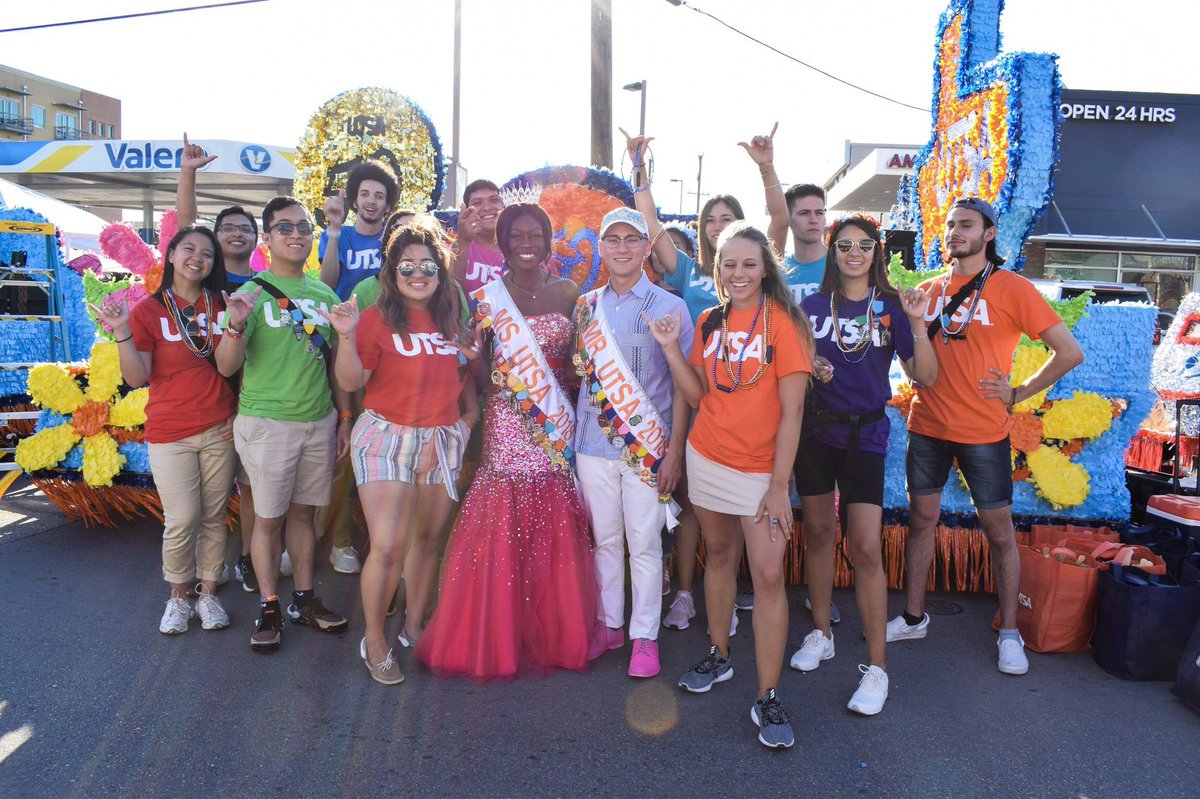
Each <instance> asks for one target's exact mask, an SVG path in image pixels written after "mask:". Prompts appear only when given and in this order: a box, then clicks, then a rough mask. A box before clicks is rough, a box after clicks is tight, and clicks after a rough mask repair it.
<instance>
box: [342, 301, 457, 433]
mask: <svg viewBox="0 0 1200 799" xmlns="http://www.w3.org/2000/svg"><path fill="white" fill-rule="evenodd" d="M357 347H358V357H359V358H360V359H361V360H362V365H363V368H364V369H369V370H371V379H370V380H368V381H367V387H366V395H365V396H364V398H363V407H364V408H366V409H368V410H372V411H375V413H377V414H379V415H380V416H382V417H383V418H385V419H387V420H388V421H389V422H392V423H393V424H402V425H405V426H408V427H441V426H444V425H451V424H454V423H455V422H457V421H458V419H459V416H460V415H461V414H460V413H459V410H458V399H459V397H460V396H461V395H462V390H463V385H464V383H465V382H466V371H465V370H460V369H459V359H458V348H457V347H456V346H454V345H453V344H452V343H450V342H447V341H446V340H445V339H444V338H442V334H441V333H439V332H438V329H437V325H435V324H434V322H433V316H432V315H431V314H430V313H429V312H428V311H422V310H418V309H415V308H410V309H409V311H408V331H407V332H405V333H397V332H396V331H394V330H392V328H391V327H390V326H388V324H387V323H386V322H385V321H384V320H383V315H382V314H381V313H380V312H379V307H378V306H371V307H370V308H368V309H367V310H365V311H363V314H362V319H361V320H360V321H359V323H358V336H357Z"/></svg>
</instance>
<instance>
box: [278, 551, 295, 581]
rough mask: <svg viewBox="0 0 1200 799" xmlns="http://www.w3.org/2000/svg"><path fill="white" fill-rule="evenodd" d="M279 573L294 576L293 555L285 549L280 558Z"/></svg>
mask: <svg viewBox="0 0 1200 799" xmlns="http://www.w3.org/2000/svg"><path fill="white" fill-rule="evenodd" d="M279 574H280V575H282V576H283V577H291V576H292V556H291V555H289V554H288V551H287V550H286V549H285V550H283V555H282V556H281V557H280V558H279Z"/></svg>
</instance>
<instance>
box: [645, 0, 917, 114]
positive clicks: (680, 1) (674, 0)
mask: <svg viewBox="0 0 1200 799" xmlns="http://www.w3.org/2000/svg"><path fill="white" fill-rule="evenodd" d="M667 2H668V3H670V4H671V5H673V6H683V7H684V8H689V9H691V10H692V11H695V12H696V13H697V14H703V15H704V16H706V17H708V18H709V19H712V20H714V21H715V22H717V23H719V24H721V25H723V26H725V27H726V28H729V30H731V31H733V32H734V33H736V34H737V35H738V36H743V37H745V38H747V39H749V40H750V41H752V42H754V43H755V44H761V45H762V46H763V47H765V48H767V49H768V50H771V51H772V52H775V53H778V54H779V55H781V56H783V57H784V58H786V59H788V60H789V61H795V62H796V63H797V64H799V65H800V66H802V67H807V68H808V69H811V70H812V71H813V72H817V73H820V74H821V75H824V76H825V77H827V78H829V79H830V80H835V81H837V82H838V83H841V84H843V85H845V86H849V87H850V88H851V89H857V90H858V91H860V92H864V93H866V94H869V95H871V96H872V97H878V98H879V99H880V100H886V101H887V102H889V103H895V104H896V105H898V106H901V107H903V108H911V109H912V110H914V111H920V112H921V113H924V114H928V113H929V109H928V108H921V107H920V106H915V105H909V104H908V103H905V102H902V101H900V100H895V99H892V98H891V97H888V96H887V95H883V94H880V93H879V92H873V91H871V90H870V89H868V88H866V87H865V86H859V85H858V84H857V83H851V82H850V81H848V80H843V79H842V78H839V77H838V76H837V75H831V74H830V73H828V72H826V71H825V70H823V69H821V68H820V67H815V66H813V65H812V64H809V63H807V62H805V61H801V60H800V59H799V58H796V57H795V56H794V55H789V54H788V53H785V52H783V51H782V50H780V49H779V48H778V47H774V46H772V45H770V44H767V43H766V42H764V41H763V40H762V39H756V38H754V37H753V36H751V35H750V34H748V33H746V32H745V31H742V30H738V29H737V28H735V27H733V26H732V25H730V24H729V23H728V22H726V21H725V20H723V19H721V18H720V17H717V16H714V15H713V14H710V13H708V12H707V11H705V10H704V9H702V8H696V7H695V6H694V5H691V4H689V3H687V2H685V1H684V0H667Z"/></svg>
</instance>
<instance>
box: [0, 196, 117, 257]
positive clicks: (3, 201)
mask: <svg viewBox="0 0 1200 799" xmlns="http://www.w3.org/2000/svg"><path fill="white" fill-rule="evenodd" d="M0 208H28V209H29V210H31V211H36V212H37V213H39V214H41V215H42V216H44V217H46V219H47V220H48V221H49V222H50V223H51V224H53V225H54V226H56V227H57V228H58V229H59V231H61V232H62V237H63V249H64V250H66V256H67V260H68V261H69V260H71V259H72V258H75V257H77V256H79V255H82V254H83V253H85V252H91V253H94V254H96V255H99V254H100V232H101V231H102V230H104V228H105V227H107V226H108V224H109V223H108V222H106V221H105V220H103V219H101V218H100V217H98V216H96V215H95V214H92V213H88V212H87V211H84V210H83V209H82V208H76V207H75V206H73V205H68V204H67V203H64V202H62V201H61V200H56V199H54V198H53V197H48V196H46V195H45V194H42V193H40V192H36V191H34V190H33V189H27V188H25V187H24V186H20V185H17V184H16V183H12V182H11V181H7V180H4V179H3V178H0ZM2 215H3V212H2V211H0V216H2Z"/></svg>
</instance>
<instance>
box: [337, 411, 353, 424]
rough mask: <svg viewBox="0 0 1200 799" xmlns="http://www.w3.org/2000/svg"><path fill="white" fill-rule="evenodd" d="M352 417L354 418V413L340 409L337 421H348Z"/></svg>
mask: <svg viewBox="0 0 1200 799" xmlns="http://www.w3.org/2000/svg"><path fill="white" fill-rule="evenodd" d="M353 418H354V414H352V413H350V411H342V412H341V413H339V414H338V421H339V422H345V421H348V420H350V419H353Z"/></svg>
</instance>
